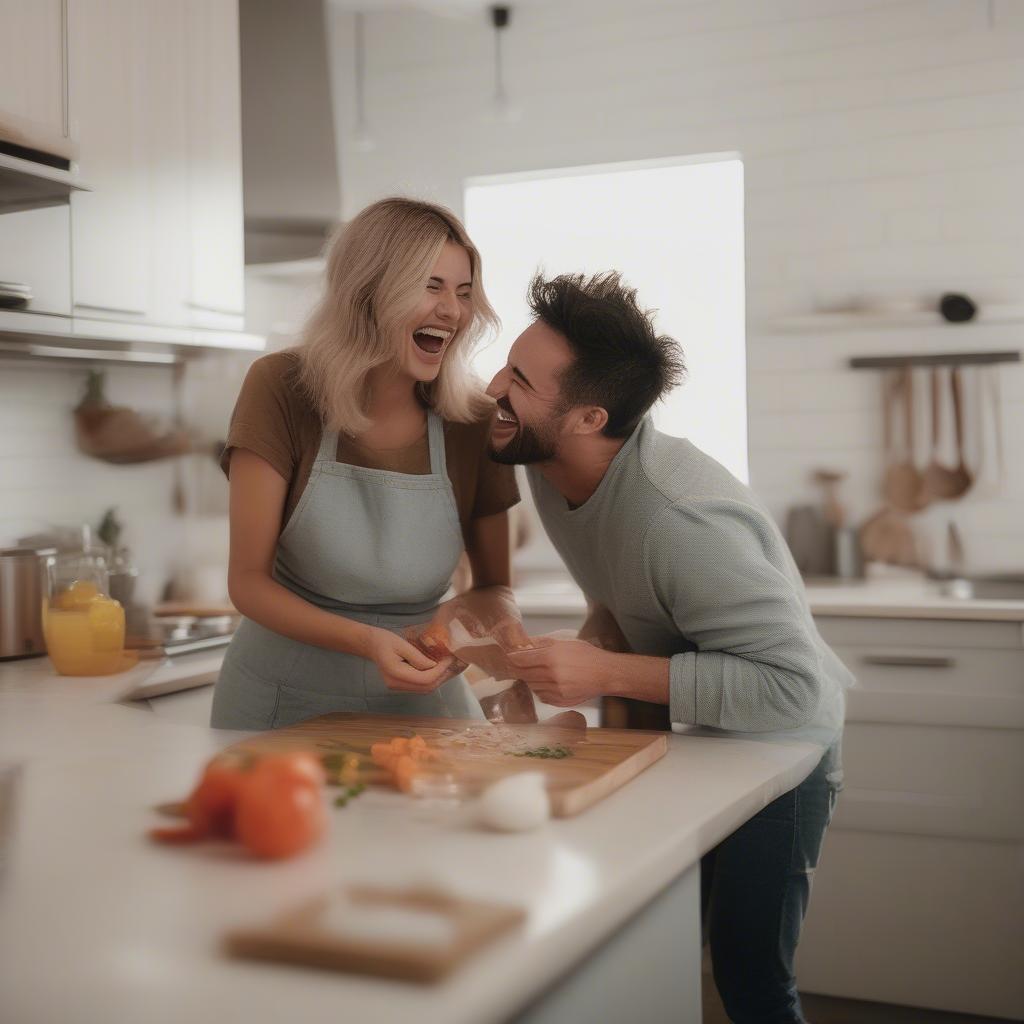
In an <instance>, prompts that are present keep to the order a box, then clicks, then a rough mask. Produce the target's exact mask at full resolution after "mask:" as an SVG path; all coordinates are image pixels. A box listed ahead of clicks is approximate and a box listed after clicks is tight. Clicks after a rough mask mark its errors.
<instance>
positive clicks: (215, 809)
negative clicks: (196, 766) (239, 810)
mask: <svg viewBox="0 0 1024 1024" xmlns="http://www.w3.org/2000/svg"><path fill="white" fill-rule="evenodd" d="M246 775H247V773H246V772H243V771H242V770H241V768H240V767H239V766H238V764H237V763H235V762H232V761H228V760H226V759H224V758H214V759H213V760H212V761H210V763H209V764H208V765H207V766H206V768H205V770H204V771H203V777H202V778H201V779H200V780H199V785H197V786H196V788H195V789H194V790H193V791H192V794H191V796H189V798H188V801H187V802H186V804H185V809H186V812H187V814H188V818H189V821H190V822H191V823H192V827H193V828H194V829H195V830H196V831H197V832H200V833H202V834H207V835H209V834H213V835H219V836H230V835H232V834H233V832H234V818H235V807H236V805H237V803H238V795H239V792H240V791H241V787H242V783H243V782H244V781H245V778H246Z"/></svg>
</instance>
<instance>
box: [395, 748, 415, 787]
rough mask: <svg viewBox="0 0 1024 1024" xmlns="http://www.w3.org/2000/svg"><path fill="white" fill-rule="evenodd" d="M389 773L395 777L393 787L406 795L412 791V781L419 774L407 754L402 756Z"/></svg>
mask: <svg viewBox="0 0 1024 1024" xmlns="http://www.w3.org/2000/svg"><path fill="white" fill-rule="evenodd" d="M391 773H392V775H394V777H395V785H396V786H397V787H398V788H399V789H400V790H401V791H402V792H403V793H408V792H410V791H411V790H412V780H413V779H414V778H415V777H416V775H418V774H419V769H418V768H417V767H416V762H415V761H414V760H413V759H412V758H411V757H409V755H408V754H403V755H402V756H401V757H400V758H399V759H398V760H397V761H396V762H395V766H394V767H393V768H392V769H391Z"/></svg>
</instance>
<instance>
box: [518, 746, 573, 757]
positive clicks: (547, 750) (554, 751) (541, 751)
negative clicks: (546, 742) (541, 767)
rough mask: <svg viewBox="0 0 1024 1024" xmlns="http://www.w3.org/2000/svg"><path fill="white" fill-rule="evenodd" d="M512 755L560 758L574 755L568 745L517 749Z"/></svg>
mask: <svg viewBox="0 0 1024 1024" xmlns="http://www.w3.org/2000/svg"><path fill="white" fill-rule="evenodd" d="M512 756H513V757H539V758H549V759H550V758H554V759H556V760H559V759H561V758H563V757H572V751H571V750H570V749H569V748H568V747H534V748H533V749H532V750H518V751H515V752H513V754H512Z"/></svg>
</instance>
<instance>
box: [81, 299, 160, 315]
mask: <svg viewBox="0 0 1024 1024" xmlns="http://www.w3.org/2000/svg"><path fill="white" fill-rule="evenodd" d="M75 309H87V310H89V311H90V312H93V313H121V314H122V315H123V316H145V315H146V311H145V310H144V309H125V308H124V307H123V306H94V305H93V304H92V303H91V302H76V303H75Z"/></svg>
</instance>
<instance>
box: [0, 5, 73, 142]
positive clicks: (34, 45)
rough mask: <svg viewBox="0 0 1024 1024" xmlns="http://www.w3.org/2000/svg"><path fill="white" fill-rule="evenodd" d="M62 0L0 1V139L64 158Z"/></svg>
mask: <svg viewBox="0 0 1024 1024" xmlns="http://www.w3.org/2000/svg"><path fill="white" fill-rule="evenodd" d="M65 12H66V7H65V4H64V3H63V0H0V26H2V27H0V137H2V138H4V139H5V140H7V141H10V142H15V143H17V144H19V145H22V146H27V147H29V148H32V149H38V150H42V151H43V152H45V153H52V154H58V155H62V156H69V155H70V153H69V146H68V123H67V106H66V104H67V67H66V49H65V46H66V41H67V26H66V23H65Z"/></svg>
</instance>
